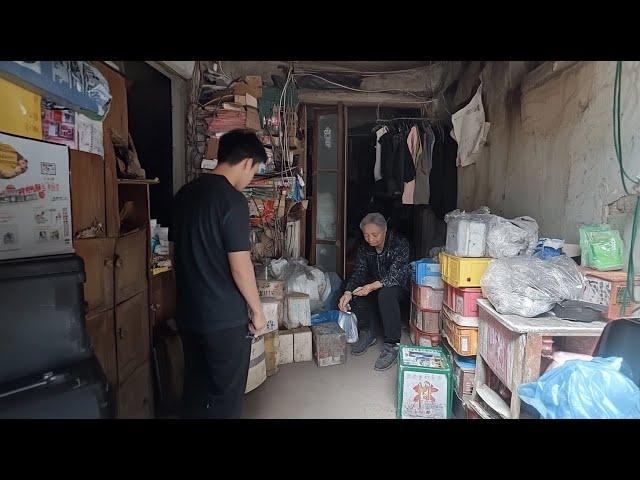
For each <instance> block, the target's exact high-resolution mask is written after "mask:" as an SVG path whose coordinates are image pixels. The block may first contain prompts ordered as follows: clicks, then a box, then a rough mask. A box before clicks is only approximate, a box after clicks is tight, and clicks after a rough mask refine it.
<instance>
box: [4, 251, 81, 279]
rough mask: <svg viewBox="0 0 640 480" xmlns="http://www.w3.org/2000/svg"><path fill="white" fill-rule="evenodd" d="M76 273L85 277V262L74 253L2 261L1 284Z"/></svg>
mask: <svg viewBox="0 0 640 480" xmlns="http://www.w3.org/2000/svg"><path fill="white" fill-rule="evenodd" d="M74 273H80V274H83V275H84V261H83V260H82V258H81V257H79V256H78V255H75V254H72V253H71V254H65V255H49V256H46V257H31V258H20V259H16V260H2V261H0V282H1V281H6V280H13V279H18V278H28V277H39V276H47V275H61V274H62V275H68V274H74Z"/></svg>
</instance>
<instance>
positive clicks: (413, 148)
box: [402, 125, 422, 205]
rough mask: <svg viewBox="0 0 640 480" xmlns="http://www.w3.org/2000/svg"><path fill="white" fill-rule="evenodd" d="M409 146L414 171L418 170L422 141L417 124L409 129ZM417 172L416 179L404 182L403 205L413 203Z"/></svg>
mask: <svg viewBox="0 0 640 480" xmlns="http://www.w3.org/2000/svg"><path fill="white" fill-rule="evenodd" d="M407 147H408V148H409V153H411V159H412V160H413V167H414V171H415V170H417V168H416V166H417V162H418V159H419V158H420V157H421V156H422V142H421V141H420V132H419V131H418V127H417V126H415V125H414V126H413V127H411V130H410V131H409V135H407ZM416 176H417V173H416V174H414V179H413V180H410V181H408V182H405V184H404V191H403V192H402V203H403V205H413V203H414V201H413V196H414V193H415V188H416V179H415V177H416Z"/></svg>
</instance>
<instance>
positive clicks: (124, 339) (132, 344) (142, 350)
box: [116, 292, 150, 384]
mask: <svg viewBox="0 0 640 480" xmlns="http://www.w3.org/2000/svg"><path fill="white" fill-rule="evenodd" d="M147 299H148V296H147V292H142V293H140V294H138V295H136V296H135V297H133V298H131V299H129V300H127V301H126V302H124V303H122V304H120V305H118V306H117V307H116V351H117V354H118V379H119V380H120V384H122V383H123V381H124V380H126V379H127V377H128V376H129V375H131V373H132V372H133V371H134V370H135V369H136V368H137V367H138V366H140V365H141V364H142V363H144V362H145V361H148V360H149V358H150V346H149V338H150V337H149V305H148V302H147Z"/></svg>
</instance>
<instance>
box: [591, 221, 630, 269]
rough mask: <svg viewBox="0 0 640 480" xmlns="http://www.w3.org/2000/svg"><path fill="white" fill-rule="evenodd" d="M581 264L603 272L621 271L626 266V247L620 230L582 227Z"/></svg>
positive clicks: (602, 227)
mask: <svg viewBox="0 0 640 480" xmlns="http://www.w3.org/2000/svg"><path fill="white" fill-rule="evenodd" d="M580 249H581V250H582V257H581V263H582V265H584V266H586V267H591V268H595V269H596V270H601V271H611V270H621V269H622V267H623V266H624V256H623V255H624V254H623V251H624V245H623V242H622V237H621V236H620V232H619V231H618V230H613V229H611V227H609V225H606V224H603V225H585V226H583V227H580Z"/></svg>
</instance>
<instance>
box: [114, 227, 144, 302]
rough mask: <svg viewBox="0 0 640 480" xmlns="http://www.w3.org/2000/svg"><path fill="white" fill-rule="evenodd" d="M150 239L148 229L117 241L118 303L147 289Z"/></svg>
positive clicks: (116, 274)
mask: <svg viewBox="0 0 640 480" xmlns="http://www.w3.org/2000/svg"><path fill="white" fill-rule="evenodd" d="M148 241H149V239H148V237H147V230H146V229H145V230H139V231H137V232H134V233H131V234H129V235H125V236H124V237H120V238H118V240H117V241H116V255H115V267H116V268H115V276H116V304H119V303H121V302H123V301H125V300H127V299H129V298H131V297H133V296H134V295H136V294H138V293H140V292H142V291H143V290H146V288H147V242H148Z"/></svg>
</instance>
